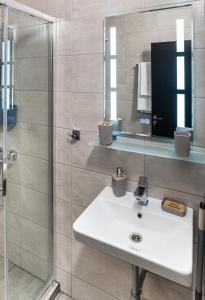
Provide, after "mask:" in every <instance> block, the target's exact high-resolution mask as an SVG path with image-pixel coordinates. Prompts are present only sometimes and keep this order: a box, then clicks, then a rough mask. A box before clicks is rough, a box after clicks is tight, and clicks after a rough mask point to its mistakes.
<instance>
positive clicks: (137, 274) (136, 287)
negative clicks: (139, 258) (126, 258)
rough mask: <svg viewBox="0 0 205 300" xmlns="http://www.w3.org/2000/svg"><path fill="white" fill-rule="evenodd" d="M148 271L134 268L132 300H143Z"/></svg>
mask: <svg viewBox="0 0 205 300" xmlns="http://www.w3.org/2000/svg"><path fill="white" fill-rule="evenodd" d="M146 273H147V271H146V270H144V269H141V270H140V268H139V267H137V266H134V265H133V266H132V290H131V297H130V300H142V287H143V284H144V280H145V276H146Z"/></svg>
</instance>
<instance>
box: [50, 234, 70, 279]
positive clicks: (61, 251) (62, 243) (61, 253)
mask: <svg viewBox="0 0 205 300" xmlns="http://www.w3.org/2000/svg"><path fill="white" fill-rule="evenodd" d="M54 244H55V256H56V258H55V264H56V266H57V267H58V268H60V269H61V270H64V271H65V272H68V273H71V239H70V238H67V237H65V236H63V235H61V234H58V233H56V234H55V240H54Z"/></svg>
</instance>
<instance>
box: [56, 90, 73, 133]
mask: <svg viewBox="0 0 205 300" xmlns="http://www.w3.org/2000/svg"><path fill="white" fill-rule="evenodd" d="M54 99H55V104H54V107H55V125H56V127H63V128H72V119H71V118H72V115H71V113H72V94H71V93H70V92H56V93H55V95H54Z"/></svg>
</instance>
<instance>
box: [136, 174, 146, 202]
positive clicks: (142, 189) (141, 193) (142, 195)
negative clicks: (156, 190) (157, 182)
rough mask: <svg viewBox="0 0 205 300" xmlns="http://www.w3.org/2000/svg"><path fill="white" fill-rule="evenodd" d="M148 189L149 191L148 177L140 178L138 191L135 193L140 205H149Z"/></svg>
mask: <svg viewBox="0 0 205 300" xmlns="http://www.w3.org/2000/svg"><path fill="white" fill-rule="evenodd" d="M147 189H148V181H147V177H144V176H140V177H139V181H138V186H137V189H136V191H135V192H134V196H135V197H136V199H137V200H138V205H147V204H148V198H147Z"/></svg>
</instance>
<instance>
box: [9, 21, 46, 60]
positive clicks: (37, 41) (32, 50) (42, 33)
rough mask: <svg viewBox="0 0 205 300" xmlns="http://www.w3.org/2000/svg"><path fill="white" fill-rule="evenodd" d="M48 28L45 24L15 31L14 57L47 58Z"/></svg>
mask: <svg viewBox="0 0 205 300" xmlns="http://www.w3.org/2000/svg"><path fill="white" fill-rule="evenodd" d="M48 29H49V27H48V25H46V24H42V25H36V26H30V27H25V26H24V27H19V28H16V29H15V35H14V36H15V40H14V43H15V44H14V47H15V57H16V58H26V57H44V56H48V39H49V31H48Z"/></svg>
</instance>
